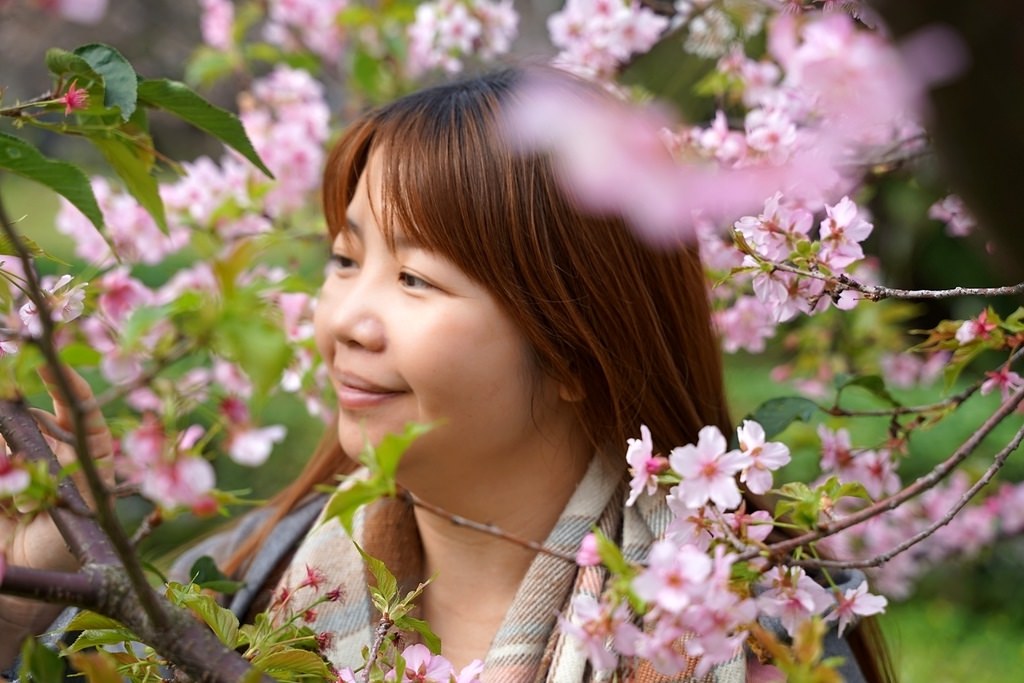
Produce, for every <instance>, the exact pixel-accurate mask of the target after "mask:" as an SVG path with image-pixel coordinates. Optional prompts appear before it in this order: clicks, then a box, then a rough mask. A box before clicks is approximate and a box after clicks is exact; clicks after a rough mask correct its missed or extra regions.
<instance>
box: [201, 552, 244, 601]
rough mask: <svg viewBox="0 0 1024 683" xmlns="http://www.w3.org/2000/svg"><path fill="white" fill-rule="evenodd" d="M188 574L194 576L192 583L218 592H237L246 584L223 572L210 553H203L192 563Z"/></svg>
mask: <svg viewBox="0 0 1024 683" xmlns="http://www.w3.org/2000/svg"><path fill="white" fill-rule="evenodd" d="M188 575H189V576H190V577H192V583H194V584H196V585H197V586H199V587H200V588H206V589H208V590H212V591H217V592H218V593H228V594H230V593H236V592H238V589H239V588H241V587H242V586H244V585H245V582H244V581H234V580H233V579H232V578H231V577H230V576H228V575H227V574H225V573H224V572H222V571H221V570H220V569H219V568H218V567H217V564H216V563H215V562H214V561H213V558H212V557H210V556H209V555H203V556H202V557H200V558H199V559H198V560H196V561H195V562H194V563H193V564H192V568H191V569H189V570H188Z"/></svg>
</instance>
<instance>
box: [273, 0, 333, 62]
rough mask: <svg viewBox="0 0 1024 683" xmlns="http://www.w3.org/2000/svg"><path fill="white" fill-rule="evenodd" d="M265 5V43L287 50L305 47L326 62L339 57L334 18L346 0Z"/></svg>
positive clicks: (284, 1) (280, 1)
mask: <svg viewBox="0 0 1024 683" xmlns="http://www.w3.org/2000/svg"><path fill="white" fill-rule="evenodd" d="M267 4H268V7H267V10H268V12H267V14H268V19H269V21H268V23H267V26H266V27H265V28H264V35H265V36H266V38H267V40H269V41H270V42H272V43H275V44H277V45H281V46H283V47H284V48H285V49H288V50H299V49H301V48H302V47H305V48H308V49H309V50H311V51H312V52H314V53H316V54H318V55H320V56H321V57H324V58H326V59H329V60H335V59H337V58H338V57H339V56H340V55H341V51H342V48H343V35H342V31H341V25H340V23H339V22H338V14H339V13H340V12H341V11H342V10H343V9H345V8H346V7H347V6H348V4H349V3H348V0H270V1H269V2H268V3H267Z"/></svg>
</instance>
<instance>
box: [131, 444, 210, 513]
mask: <svg viewBox="0 0 1024 683" xmlns="http://www.w3.org/2000/svg"><path fill="white" fill-rule="evenodd" d="M215 481H216V477H215V475H214V471H213V466H212V465H210V463H209V462H208V461H206V460H205V459H203V458H201V457H198V456H195V455H185V456H181V457H179V458H177V459H176V460H175V461H173V462H170V463H160V464H158V465H157V466H156V467H154V468H153V469H151V470H148V471H147V472H146V473H145V475H144V476H143V478H142V481H141V483H140V487H139V488H140V492H141V493H142V495H143V496H145V497H146V498H148V499H150V500H151V501H153V502H154V503H157V504H158V505H160V506H161V507H163V508H167V509H173V508H177V507H189V508H195V507H201V508H205V507H206V506H207V505H208V501H209V492H210V491H211V490H212V489H213V486H214V483H215Z"/></svg>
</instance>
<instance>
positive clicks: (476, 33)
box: [409, 0, 519, 75]
mask: <svg viewBox="0 0 1024 683" xmlns="http://www.w3.org/2000/svg"><path fill="white" fill-rule="evenodd" d="M518 24H519V15H518V14H517V13H516V11H515V8H514V6H513V3H512V2H511V0H501V1H499V2H495V1H493V0H437V1H436V2H424V3H419V4H418V5H417V7H416V18H415V21H414V22H413V23H412V25H411V26H410V27H409V70H410V72H412V74H413V75H419V74H421V73H423V72H425V71H429V70H431V69H438V68H440V69H443V70H444V71H447V72H448V73H456V72H458V71H461V70H462V67H463V59H465V58H466V57H470V56H473V55H479V56H480V57H482V58H484V59H493V58H494V57H495V56H497V55H500V54H504V53H506V52H508V50H509V48H510V47H511V45H512V41H513V40H514V39H515V36H516V29H517V26H518Z"/></svg>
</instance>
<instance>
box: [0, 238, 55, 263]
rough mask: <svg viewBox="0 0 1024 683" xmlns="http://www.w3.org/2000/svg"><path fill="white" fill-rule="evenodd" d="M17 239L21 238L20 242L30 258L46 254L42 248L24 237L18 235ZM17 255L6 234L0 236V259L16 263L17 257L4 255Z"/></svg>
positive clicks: (12, 243)
mask: <svg viewBox="0 0 1024 683" xmlns="http://www.w3.org/2000/svg"><path fill="white" fill-rule="evenodd" d="M19 237H20V238H21V240H20V241H21V244H22V246H23V247H25V249H26V250H27V251H28V253H29V254H31V255H32V256H43V255H45V254H46V252H45V251H43V248H42V247H40V246H39V245H38V244H36V242H35V241H34V240H31V239H29V238H28V237H25V236H24V235H19ZM17 253H18V250H17V249H16V248H15V246H14V242H12V241H11V238H10V237H8V236H7V234H6V233H4V234H0V259H2V260H4V261H11V260H13V261H18V260H19V259H18V257H17V256H5V255H6V254H17Z"/></svg>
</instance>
